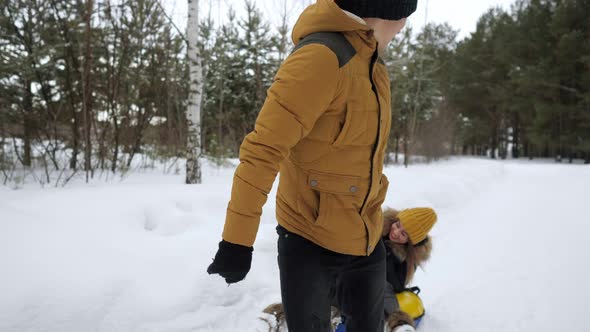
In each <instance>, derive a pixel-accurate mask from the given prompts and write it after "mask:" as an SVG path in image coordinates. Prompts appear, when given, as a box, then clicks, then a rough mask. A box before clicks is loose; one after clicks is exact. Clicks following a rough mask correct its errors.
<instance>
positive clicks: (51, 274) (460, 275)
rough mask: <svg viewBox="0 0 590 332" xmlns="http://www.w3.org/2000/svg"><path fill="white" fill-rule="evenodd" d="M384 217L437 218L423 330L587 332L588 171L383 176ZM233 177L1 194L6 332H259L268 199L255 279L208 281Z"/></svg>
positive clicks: (459, 164) (466, 164)
mask: <svg viewBox="0 0 590 332" xmlns="http://www.w3.org/2000/svg"><path fill="white" fill-rule="evenodd" d="M385 172H386V174H387V175H388V177H389V178H390V181H391V187H390V192H389V195H388V198H387V200H386V205H389V206H393V207H397V208H403V207H410V206H424V205H428V206H433V207H434V208H435V209H436V210H437V211H438V213H439V217H440V221H439V223H438V224H437V226H436V227H435V229H434V231H433V235H434V236H435V243H434V245H435V250H434V253H433V258H432V261H431V262H430V263H429V264H428V265H427V266H426V270H425V271H424V272H422V271H420V272H418V274H417V277H416V283H417V284H418V285H419V286H420V287H421V288H422V291H423V293H422V295H423V299H424V302H425V305H426V308H427V314H428V316H427V318H425V320H424V321H423V328H422V331H437V332H446V331H449V332H450V331H453V332H463V331H465V332H467V331H469V332H473V331H476V332H477V331H519V332H521V331H535V332H539V331H540V332H542V331H548V332H549V331H555V329H558V330H571V331H583V330H584V328H585V325H584V323H585V318H586V317H585V316H584V315H583V314H584V313H585V311H586V310H585V309H584V308H585V307H586V303H585V301H586V300H587V299H589V298H590V286H589V285H588V283H586V282H585V281H586V280H588V278H590V267H589V266H588V263H587V262H588V261H590V257H589V256H590V255H589V254H588V253H587V251H586V250H584V249H585V248H582V247H583V246H584V240H585V238H584V237H585V236H586V234H588V233H589V232H590V217H589V214H588V213H587V210H586V208H587V203H588V202H589V201H588V196H587V193H588V192H590V190H589V189H588V188H590V167H588V166H583V165H554V164H546V163H529V162H520V163H519V162H492V161H487V160H477V159H475V160H473V159H459V160H453V161H450V162H442V163H439V164H434V165H429V166H414V167H410V168H409V169H404V168H401V167H390V168H387V169H386V170H385ZM232 174H233V169H231V168H227V169H221V170H219V169H215V168H208V169H206V170H205V172H204V176H205V177H206V180H205V183H204V184H203V185H201V186H184V185H182V184H181V183H182V177H181V176H163V175H156V174H151V175H150V174H138V175H134V176H133V177H132V178H130V179H127V180H126V181H124V182H123V183H116V184H112V183H111V184H95V185H92V186H87V185H81V184H79V185H78V184H73V185H72V186H70V187H68V188H65V189H44V190H40V189H36V188H26V189H22V190H18V191H12V190H9V189H6V188H1V187H0V331H2V332H4V331H10V332H12V331H14V332H16V331H18V332H21V331H76V332H77V331H101V332H103V331H104V332H118V331H121V332H123V331H142V332H143V331H150V332H151V331H153V332H162V331H163V332H169V331H170V332H172V331H174V332H180V331H228V332H234V331H266V330H265V328H264V324H263V323H262V322H261V321H259V320H258V317H259V316H260V311H261V310H262V309H263V308H264V307H265V306H266V305H268V304H270V303H272V302H276V301H279V299H280V296H279V284H278V271H277V267H276V244H275V241H276V235H275V233H274V224H275V221H274V218H273V216H274V199H273V198H272V197H274V192H273V193H272V194H271V196H270V197H269V201H268V203H267V205H266V207H265V209H264V215H263V219H262V225H261V229H260V233H259V236H258V239H257V241H256V244H255V251H254V261H253V267H252V270H251V272H250V274H249V275H248V278H247V279H246V280H245V281H244V282H241V283H238V284H236V285H232V286H231V287H227V286H226V285H225V283H224V282H223V281H222V280H221V279H220V278H216V277H211V276H208V275H207V274H206V273H205V272H204V271H205V269H206V267H207V265H208V264H209V262H210V261H211V257H212V256H213V255H214V253H215V250H216V245H217V242H218V241H219V236H220V234H221V229H222V227H223V219H224V211H225V206H226V205H227V200H228V198H229V189H230V184H231V177H232Z"/></svg>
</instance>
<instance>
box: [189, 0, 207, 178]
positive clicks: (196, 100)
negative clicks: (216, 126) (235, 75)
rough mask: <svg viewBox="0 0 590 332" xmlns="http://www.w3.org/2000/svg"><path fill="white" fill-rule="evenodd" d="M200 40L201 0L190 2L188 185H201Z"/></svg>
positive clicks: (201, 75)
mask: <svg viewBox="0 0 590 332" xmlns="http://www.w3.org/2000/svg"><path fill="white" fill-rule="evenodd" d="M198 38H199V0H188V23H187V39H188V47H187V52H188V61H189V71H190V90H189V94H188V107H187V112H186V120H187V126H188V134H187V147H186V183H187V184H195V183H201V165H200V164H199V156H200V155H201V96H202V94H203V71H202V68H201V66H202V65H201V54H200V52H199V47H198V46H197V41H198Z"/></svg>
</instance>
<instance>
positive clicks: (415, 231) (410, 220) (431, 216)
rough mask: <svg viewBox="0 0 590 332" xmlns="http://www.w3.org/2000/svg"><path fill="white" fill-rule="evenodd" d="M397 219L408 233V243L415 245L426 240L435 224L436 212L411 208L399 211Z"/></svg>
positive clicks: (428, 209)
mask: <svg viewBox="0 0 590 332" xmlns="http://www.w3.org/2000/svg"><path fill="white" fill-rule="evenodd" d="M397 218H398V219H399V221H400V222H401V224H402V226H403V227H404V230H405V231H406V233H408V237H409V238H410V243H412V244H414V245H416V244H418V243H420V242H421V241H423V240H424V239H425V238H426V236H427V235H428V232H430V230H431V229H432V226H434V224H435V223H436V212H434V210H433V209H431V208H412V209H406V210H402V211H400V213H399V214H398V215H397Z"/></svg>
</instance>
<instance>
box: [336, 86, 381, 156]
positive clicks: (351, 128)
mask: <svg viewBox="0 0 590 332" xmlns="http://www.w3.org/2000/svg"><path fill="white" fill-rule="evenodd" d="M368 99H374V100H366V101H364V102H363V101H355V100H351V101H348V102H347V103H346V111H345V112H346V115H345V117H344V124H343V125H342V130H341V131H340V133H339V134H338V136H337V137H336V140H335V141H334V143H333V145H334V146H335V147H341V146H366V145H372V144H374V143H375V141H376V139H377V129H378V122H379V106H378V103H377V98H376V96H375V94H374V93H373V92H371V95H370V96H369V97H368ZM370 101H374V103H373V102H370Z"/></svg>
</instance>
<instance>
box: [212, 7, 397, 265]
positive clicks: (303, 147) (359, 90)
mask: <svg viewBox="0 0 590 332" xmlns="http://www.w3.org/2000/svg"><path fill="white" fill-rule="evenodd" d="M316 32H341V33H342V34H343V35H344V37H345V38H346V40H347V41H348V42H349V46H350V45H352V47H353V48H354V49H353V56H352V57H350V58H347V59H342V58H341V57H340V58H339V56H338V55H337V54H336V53H335V52H334V51H333V50H332V49H331V48H330V47H328V46H326V45H324V44H321V43H313V42H311V43H307V42H305V43H303V44H302V45H304V46H302V47H296V50H295V51H294V52H293V53H292V54H291V55H290V56H289V57H288V58H287V59H286V60H285V62H284V63H283V64H282V65H281V67H280V69H279V71H278V73H277V75H276V77H275V80H274V82H273V84H272V86H271V87H270V89H269V90H268V96H267V99H266V101H265V103H264V106H263V107H262V110H261V111H260V114H259V115H258V118H257V120H256V125H255V129H254V131H252V132H251V133H249V134H248V135H247V136H246V137H245V139H244V141H243V143H242V145H241V147H240V164H239V166H238V167H237V169H236V172H235V175H234V179H233V187H232V193H231V200H230V202H229V205H228V208H227V215H226V220H225V228H224V231H223V239H224V240H226V241H228V242H232V243H237V244H241V245H245V246H252V245H253V243H254V240H255V238H256V233H257V231H258V226H259V223H260V216H261V213H262V206H263V205H264V203H265V202H266V200H267V195H268V193H269V192H270V190H271V188H272V184H273V182H274V180H275V178H276V175H277V173H278V172H279V171H280V179H279V187H278V193H277V197H276V204H277V206H276V218H277V220H278V222H279V224H281V225H282V226H283V227H285V228H286V229H287V230H289V231H291V232H293V233H296V234H299V235H301V236H303V237H305V238H307V239H309V240H310V241H312V242H314V243H316V244H318V245H320V246H322V247H324V248H326V249H329V250H332V251H335V252H339V253H344V254H351V255H358V256H362V255H369V254H370V253H371V252H372V251H373V248H374V247H375V245H376V244H377V242H378V241H379V239H380V237H381V231H382V223H383V221H382V211H381V205H382V203H383V201H384V199H385V195H386V192H387V187H388V184H389V182H388V180H387V178H386V177H385V175H383V174H382V170H383V158H384V154H385V150H386V145H387V138H388V137H389V130H390V126H391V104H390V99H391V95H390V86H389V78H388V75H387V70H386V68H385V66H384V65H383V64H382V62H381V61H380V59H379V58H378V56H377V42H376V40H375V38H374V37H373V31H372V30H370V28H369V27H368V26H367V25H365V24H362V23H360V22H358V21H357V20H355V19H353V18H351V17H350V16H348V15H347V14H346V13H345V12H344V11H342V10H341V9H340V8H339V7H338V6H337V5H336V4H335V3H334V1H333V0H318V2H317V3H316V4H314V5H311V6H309V7H308V8H307V9H306V10H305V11H304V12H303V13H302V15H301V17H300V18H299V20H298V21H297V23H296V25H295V28H294V29H293V41H294V43H295V44H298V43H299V42H300V41H301V40H302V39H303V38H304V37H306V36H308V35H310V34H312V33H316ZM370 71H371V74H370Z"/></svg>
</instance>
